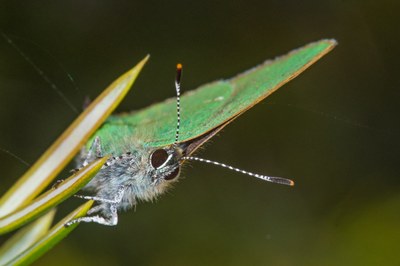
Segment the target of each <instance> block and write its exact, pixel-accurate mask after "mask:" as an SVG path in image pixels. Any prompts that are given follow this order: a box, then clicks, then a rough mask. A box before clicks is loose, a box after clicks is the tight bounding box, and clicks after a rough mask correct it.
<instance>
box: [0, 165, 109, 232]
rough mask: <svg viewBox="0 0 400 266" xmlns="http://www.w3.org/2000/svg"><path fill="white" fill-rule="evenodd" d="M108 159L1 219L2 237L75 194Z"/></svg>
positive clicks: (84, 170) (83, 170) (85, 169)
mask: <svg viewBox="0 0 400 266" xmlns="http://www.w3.org/2000/svg"><path fill="white" fill-rule="evenodd" d="M107 159H108V157H103V158H101V159H98V160H96V161H94V162H92V163H91V164H89V165H88V166H86V167H84V168H83V169H82V170H80V171H79V172H77V173H76V174H74V175H72V176H71V177H69V178H68V179H66V180H65V181H64V182H62V183H61V184H60V185H59V186H57V188H54V189H51V190H49V191H47V192H46V193H44V194H42V195H40V196H39V197H37V198H36V199H35V200H33V201H32V202H29V203H28V204H26V205H24V206H22V207H21V208H19V209H17V210H16V211H14V212H12V213H10V214H8V215H6V216H4V217H2V218H0V235H1V234H5V233H8V232H10V231H12V230H15V229H17V228H19V227H21V226H22V225H24V224H26V223H28V222H30V221H32V220H33V219H35V218H37V217H39V216H40V215H43V213H45V212H47V211H48V210H50V209H51V208H53V207H54V206H57V205H58V204H60V203H61V202H62V201H64V200H65V199H67V198H69V197H70V196H72V195H73V194H75V193H76V192H77V191H78V190H80V189H81V188H82V187H84V186H85V185H86V184H87V183H88V182H89V181H90V180H91V179H92V178H93V177H94V176H95V175H96V173H97V172H98V171H99V170H100V169H101V167H102V166H103V164H104V163H105V162H106V161H107Z"/></svg>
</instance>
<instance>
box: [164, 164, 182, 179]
mask: <svg viewBox="0 0 400 266" xmlns="http://www.w3.org/2000/svg"><path fill="white" fill-rule="evenodd" d="M178 175H179V167H177V168H176V169H175V170H174V171H173V172H172V173H169V174H168V175H167V176H165V177H164V179H165V180H172V179H174V178H175V177H177V176H178Z"/></svg>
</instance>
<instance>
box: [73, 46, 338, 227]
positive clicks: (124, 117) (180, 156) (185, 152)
mask: <svg viewBox="0 0 400 266" xmlns="http://www.w3.org/2000/svg"><path fill="white" fill-rule="evenodd" d="M335 45H336V42H335V41H334V40H321V41H319V42H315V43H311V44H309V45H307V46H304V47H302V48H300V49H297V50H294V51H292V52H290V53H289V54H287V55H285V56H282V57H278V58H276V59H274V60H269V61H266V62H264V63H263V64H261V65H259V66H257V67H255V68H252V69H250V70H248V71H246V72H244V73H242V74H239V75H237V76H235V77H233V78H231V79H227V80H219V81H216V82H212V83H209V84H206V85H203V86H201V87H200V88H198V89H196V90H194V91H189V92H187V93H185V94H183V95H182V97H181V75H182V65H181V64H178V65H177V75H176V79H175V88H176V98H173V99H168V100H166V101H164V102H162V103H157V104H154V105H152V106H150V107H148V108H145V109H143V110H140V111H135V112H132V113H125V114H120V115H113V116H111V117H109V118H108V119H107V121H106V122H105V123H104V124H103V125H102V127H101V128H100V129H99V130H98V131H97V132H96V133H95V134H94V135H93V137H92V138H91V139H90V140H89V142H88V144H87V145H86V146H85V147H84V148H83V149H82V151H81V154H80V155H79V156H78V158H77V161H78V167H84V166H87V165H88V164H89V163H91V162H93V161H94V160H96V159H97V158H100V157H103V156H105V155H110V156H111V157H110V158H109V159H108V161H107V162H106V163H105V164H104V166H103V167H102V169H101V170H100V171H99V172H98V173H97V175H96V176H95V177H94V178H93V179H92V180H91V181H90V182H89V184H88V185H86V187H85V188H84V190H85V191H88V192H90V193H91V195H90V196H86V195H76V196H77V197H80V198H83V199H87V200H94V201H95V202H96V203H97V204H96V205H95V206H94V207H92V208H91V209H90V210H89V211H88V212H87V216H84V217H80V218H77V219H74V220H71V221H69V222H68V223H66V224H65V225H66V226H70V225H72V224H74V223H78V222H95V223H99V224H103V225H108V226H114V225H117V223H118V212H119V211H122V210H128V209H130V208H132V207H134V206H135V205H136V204H137V202H138V201H151V200H153V199H154V198H156V197H158V196H159V195H161V194H163V193H164V192H165V191H166V190H167V189H169V188H170V187H171V186H172V185H173V184H174V183H175V182H176V181H177V180H178V179H179V176H180V171H181V168H182V165H184V164H185V163H186V162H187V161H199V162H204V163H209V164H214V165H218V166H222V167H224V168H227V169H230V170H233V171H236V172H240V173H243V174H247V175H250V176H253V177H256V178H260V179H262V180H265V181H269V182H273V183H278V184H284V185H289V186H293V185H294V182H293V181H292V180H290V179H286V178H282V177H272V176H266V175H260V174H255V173H251V172H248V171H244V170H241V169H238V168H235V167H232V166H229V165H226V164H223V163H220V162H215V161H211V160H208V159H203V158H199V157H195V156H194V153H195V151H196V150H197V149H198V148H199V147H201V146H202V145H203V144H204V143H206V142H207V141H208V140H210V139H211V138H212V137H213V136H215V135H216V134H217V133H218V132H220V131H221V130H222V129H223V128H224V127H225V126H227V125H228V124H229V123H231V122H232V121H233V120H234V119H236V118H237V117H238V116H239V115H241V114H242V113H244V112H245V111H247V110H248V109H250V108H251V107H253V106H254V105H255V104H257V103H258V102H260V101H262V100H263V99H265V98H266V97H267V96H269V95H270V94H271V93H273V92H274V91H276V90H277V89H278V88H279V87H281V86H282V85H283V84H285V83H286V82H288V81H290V80H291V79H293V78H295V77H296V76H297V75H299V74H300V73H301V72H302V71H303V70H305V69H306V68H307V67H309V66H310V65H311V64H313V63H314V62H316V61H317V60H318V59H319V58H321V57H322V56H323V55H325V54H326V53H328V52H329V51H330V50H331V49H333V47H334V46H335Z"/></svg>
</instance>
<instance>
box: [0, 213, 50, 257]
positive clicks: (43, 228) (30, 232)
mask: <svg viewBox="0 0 400 266" xmlns="http://www.w3.org/2000/svg"><path fill="white" fill-rule="evenodd" d="M55 213H56V210H55V209H53V210H51V211H49V212H48V213H47V214H46V215H44V216H42V217H40V218H39V219H37V220H36V221H35V222H33V223H32V224H30V225H28V226H26V227H24V228H22V229H21V230H20V231H18V232H17V233H15V234H14V235H13V236H12V237H11V238H9V239H8V240H7V241H6V242H5V243H4V244H3V246H2V247H1V248H0V265H5V264H6V263H7V262H9V261H10V260H12V259H13V258H15V257H17V256H18V255H19V254H20V253H22V252H23V251H24V250H26V249H27V248H28V247H29V246H31V245H32V244H34V243H35V242H36V241H37V240H38V239H40V238H41V237H43V236H44V235H45V234H46V233H47V232H48V230H49V228H50V226H51V223H52V221H53V218H54V214H55Z"/></svg>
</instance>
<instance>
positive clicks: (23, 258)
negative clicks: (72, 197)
mask: <svg viewBox="0 0 400 266" xmlns="http://www.w3.org/2000/svg"><path fill="white" fill-rule="evenodd" d="M92 204H93V201H88V202H86V203H85V204H83V205H82V206H81V207H79V208H77V209H76V210H75V211H73V212H72V213H70V214H69V215H68V216H66V217H65V218H64V219H62V220H61V221H60V222H59V223H57V224H56V225H55V226H53V227H52V228H51V229H50V231H49V232H48V233H47V234H46V235H45V236H44V237H42V238H41V239H40V240H39V241H37V242H36V243H35V244H34V245H32V246H31V247H29V248H28V249H27V250H25V251H24V252H23V253H21V254H20V255H19V256H18V257H16V258H15V259H13V260H12V261H10V262H9V264H7V265H29V264H31V263H33V262H34V261H35V260H37V259H38V258H40V257H41V256H42V255H43V254H45V253H46V252H47V251H48V250H50V249H51V248H52V247H53V246H54V245H56V244H57V243H58V242H60V241H61V240H62V239H63V238H65V237H66V236H67V235H68V234H69V233H70V232H71V231H72V230H74V229H75V227H76V226H78V224H73V225H71V226H69V227H65V226H64V224H65V223H67V222H68V221H70V220H72V219H75V218H78V217H81V216H83V215H85V214H86V212H87V211H88V210H89V209H90V207H91V206H92Z"/></svg>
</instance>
